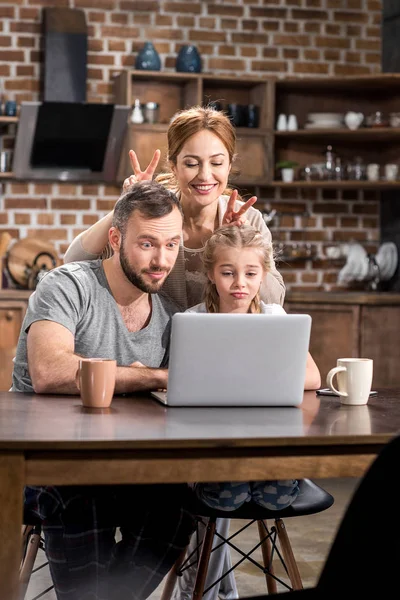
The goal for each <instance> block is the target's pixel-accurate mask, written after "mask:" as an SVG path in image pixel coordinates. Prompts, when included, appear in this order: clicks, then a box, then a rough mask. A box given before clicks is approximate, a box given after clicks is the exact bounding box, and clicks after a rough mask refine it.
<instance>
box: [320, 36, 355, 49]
mask: <svg viewBox="0 0 400 600" xmlns="http://www.w3.org/2000/svg"><path fill="white" fill-rule="evenodd" d="M315 44H316V46H318V48H321V47H323V48H350V40H349V39H347V38H337V37H322V36H319V37H317V38H316V39H315Z"/></svg>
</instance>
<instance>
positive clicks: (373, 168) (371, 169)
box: [367, 163, 379, 181]
mask: <svg viewBox="0 0 400 600" xmlns="http://www.w3.org/2000/svg"><path fill="white" fill-rule="evenodd" d="M367 178H368V181H378V179H379V165H378V164H377V163H370V164H369V165H368V166H367Z"/></svg>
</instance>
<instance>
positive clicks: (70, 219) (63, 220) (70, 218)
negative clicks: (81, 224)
mask: <svg viewBox="0 0 400 600" xmlns="http://www.w3.org/2000/svg"><path fill="white" fill-rule="evenodd" d="M75 223H76V216H75V215H60V224H61V225H75Z"/></svg>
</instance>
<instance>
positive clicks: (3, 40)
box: [0, 35, 11, 48]
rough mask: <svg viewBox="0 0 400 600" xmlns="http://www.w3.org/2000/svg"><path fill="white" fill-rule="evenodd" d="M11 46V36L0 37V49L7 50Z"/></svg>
mask: <svg viewBox="0 0 400 600" xmlns="http://www.w3.org/2000/svg"><path fill="white" fill-rule="evenodd" d="M10 46H11V36H9V35H0V47H2V48H8V47H10Z"/></svg>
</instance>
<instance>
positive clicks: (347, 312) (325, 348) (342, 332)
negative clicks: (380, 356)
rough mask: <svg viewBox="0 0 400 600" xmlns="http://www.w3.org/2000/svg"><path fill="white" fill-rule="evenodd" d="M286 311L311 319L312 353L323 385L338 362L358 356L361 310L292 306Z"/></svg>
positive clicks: (321, 306) (314, 305)
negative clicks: (307, 316) (304, 315)
mask: <svg viewBox="0 0 400 600" xmlns="http://www.w3.org/2000/svg"><path fill="white" fill-rule="evenodd" d="M285 309H286V310H287V312H290V313H305V314H308V315H311V318H312V328H311V340H310V352H311V354H312V356H313V358H314V360H315V362H316V363H317V365H318V368H319V370H320V372H321V379H322V385H325V380H326V375H327V373H328V371H329V370H330V369H332V367H336V361H337V359H338V358H347V357H353V356H358V352H359V346H358V335H359V334H358V332H359V315H360V307H359V306H357V305H340V304H322V305H321V304H296V303H291V302H290V303H287V304H285Z"/></svg>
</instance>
